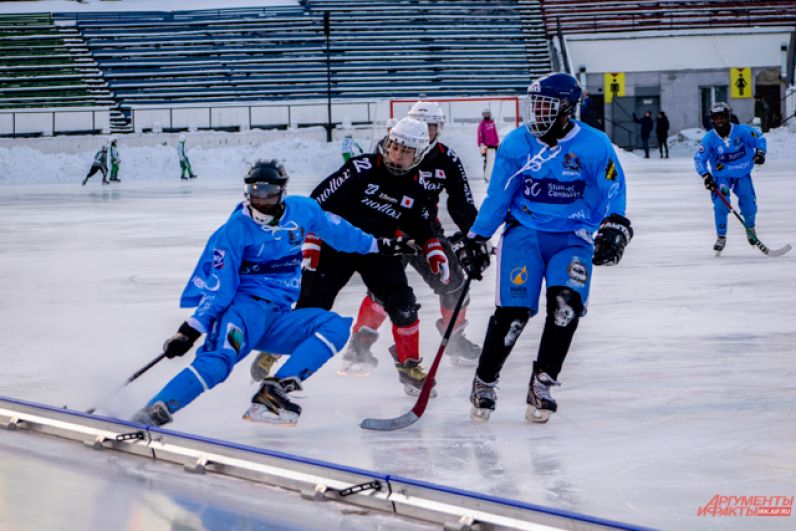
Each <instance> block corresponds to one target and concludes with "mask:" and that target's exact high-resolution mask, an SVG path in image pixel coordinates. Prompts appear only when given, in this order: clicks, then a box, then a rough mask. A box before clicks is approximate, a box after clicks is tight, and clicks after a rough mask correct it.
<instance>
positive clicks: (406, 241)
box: [376, 236, 420, 256]
mask: <svg viewBox="0 0 796 531" xmlns="http://www.w3.org/2000/svg"><path fill="white" fill-rule="evenodd" d="M376 244H377V245H378V247H379V254H383V255H384V256H397V255H399V254H411V255H416V254H420V247H418V245H417V244H416V243H415V241H414V240H412V239H410V238H407V237H406V236H398V237H396V238H379V239H377V240H376Z"/></svg>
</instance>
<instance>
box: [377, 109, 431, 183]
mask: <svg viewBox="0 0 796 531" xmlns="http://www.w3.org/2000/svg"><path fill="white" fill-rule="evenodd" d="M396 144H397V145H399V146H403V147H405V148H410V149H413V150H414V154H413V157H412V162H411V164H410V165H409V166H408V167H406V168H404V167H402V166H399V165H397V164H394V163H392V162H390V160H389V154H388V151H389V150H390V148H391V147H392V146H393V145H396ZM428 145H429V141H428V126H427V125H426V124H425V123H423V122H421V121H418V120H415V119H414V118H411V117H409V116H407V117H406V118H401V119H400V120H398V123H396V124H395V126H394V127H393V128H392V129H391V130H390V134H389V135H387V139H386V140H385V141H384V146H383V147H382V148H381V149H382V155H383V157H384V166H385V167H386V168H387V170H388V171H389V172H390V173H392V174H394V175H404V174H406V173H409V171H410V170H412V168H414V167H416V166H417V165H418V164H420V161H422V160H423V157H425V156H426V152H427V151H428Z"/></svg>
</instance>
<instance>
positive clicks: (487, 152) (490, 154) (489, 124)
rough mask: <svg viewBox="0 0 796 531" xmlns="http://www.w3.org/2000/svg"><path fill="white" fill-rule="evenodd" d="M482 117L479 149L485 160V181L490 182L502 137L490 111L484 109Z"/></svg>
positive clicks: (479, 131) (479, 128)
mask: <svg viewBox="0 0 796 531" xmlns="http://www.w3.org/2000/svg"><path fill="white" fill-rule="evenodd" d="M481 116H482V117H483V120H481V123H479V124H478V148H479V149H480V150H481V156H482V157H483V158H484V180H485V181H486V182H489V176H490V175H491V174H492V166H493V165H494V164H495V153H496V152H497V148H498V145H499V144H500V137H499V136H498V132H497V126H496V125H495V121H494V120H493V119H492V113H491V112H490V111H489V109H484V110H483V112H482V113H481Z"/></svg>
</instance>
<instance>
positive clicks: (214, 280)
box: [193, 273, 221, 291]
mask: <svg viewBox="0 0 796 531" xmlns="http://www.w3.org/2000/svg"><path fill="white" fill-rule="evenodd" d="M193 285H194V286H196V287H197V288H199V289H202V290H205V291H218V289H219V288H220V287H221V279H220V278H218V277H217V276H216V274H215V273H213V274H212V275H210V276H209V277H207V280H204V279H203V278H202V277H193Z"/></svg>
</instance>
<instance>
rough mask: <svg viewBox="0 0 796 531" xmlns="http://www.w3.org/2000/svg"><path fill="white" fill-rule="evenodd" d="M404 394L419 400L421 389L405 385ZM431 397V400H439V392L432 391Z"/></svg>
mask: <svg viewBox="0 0 796 531" xmlns="http://www.w3.org/2000/svg"><path fill="white" fill-rule="evenodd" d="M404 393H406V394H407V396H411V397H413V398H417V397H418V396H420V389H418V388H417V387H415V386H413V385H411V384H404ZM429 396H430V398H437V392H436V391H435V390H434V389H432V390H431V394H430V395H429Z"/></svg>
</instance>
